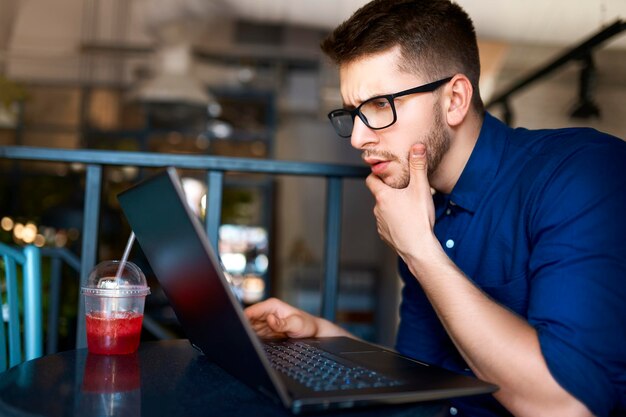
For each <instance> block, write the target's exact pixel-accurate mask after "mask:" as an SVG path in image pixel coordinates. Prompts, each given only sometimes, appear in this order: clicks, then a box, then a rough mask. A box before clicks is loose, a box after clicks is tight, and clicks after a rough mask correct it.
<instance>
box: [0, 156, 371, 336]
mask: <svg viewBox="0 0 626 417" xmlns="http://www.w3.org/2000/svg"><path fill="white" fill-rule="evenodd" d="M0 158H5V159H10V160H31V161H46V162H63V163H81V164H85V165H86V181H85V200H84V218H83V235H82V250H81V254H82V256H81V260H80V281H81V285H83V284H84V283H85V282H86V280H87V276H88V274H89V271H90V270H91V269H92V268H93V266H94V265H95V264H96V256H97V255H96V254H97V252H96V250H97V246H98V219H99V215H100V193H101V190H102V168H103V166H107V165H112V166H136V167H140V168H150V167H152V168H156V167H166V166H173V167H176V168H180V169H196V170H203V171H205V172H206V175H207V177H206V178H207V185H208V190H209V191H208V195H207V215H206V217H205V228H206V232H207V235H208V236H209V240H210V241H211V243H212V244H213V245H214V247H217V241H218V229H219V225H220V222H221V204H222V191H223V188H224V174H225V173H226V172H238V173H262V174H269V175H294V176H313V177H322V178H326V186H327V199H326V225H325V228H326V230H325V248H324V257H325V259H324V271H325V273H324V281H323V283H322V308H321V315H322V317H324V318H326V319H328V320H331V321H333V320H334V319H335V312H336V305H337V291H338V282H339V251H340V242H341V207H342V201H341V195H342V185H343V179H345V178H363V177H365V176H367V174H368V173H369V170H368V169H367V168H366V167H356V166H350V165H338V164H322V163H311V162H294V161H277V160H265V159H250V158H232V157H216V156H204V155H176V154H163V153H145V152H120V151H100V150H74V149H71V150H70V149H56V148H35V147H26V146H2V147H0ZM78 305H79V312H78V325H77V326H78V327H77V336H76V345H77V347H84V346H86V336H85V326H84V305H83V303H81V302H80V300H79V303H78Z"/></svg>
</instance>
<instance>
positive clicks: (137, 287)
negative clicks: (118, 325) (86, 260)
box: [81, 261, 150, 297]
mask: <svg viewBox="0 0 626 417" xmlns="http://www.w3.org/2000/svg"><path fill="white" fill-rule="evenodd" d="M81 292H82V293H83V294H85V295H95V296H102V297H129V296H130V297H133V296H146V295H148V294H150V288H149V287H148V284H147V282H146V276H145V275H144V274H143V272H142V271H141V269H139V267H138V266H137V265H135V264H134V263H132V262H128V261H127V262H125V263H124V265H123V266H122V265H121V262H120V261H103V262H100V263H99V264H98V265H96V266H95V267H94V268H93V269H92V270H91V272H90V273H89V277H88V279H87V285H85V286H83V287H82V288H81Z"/></svg>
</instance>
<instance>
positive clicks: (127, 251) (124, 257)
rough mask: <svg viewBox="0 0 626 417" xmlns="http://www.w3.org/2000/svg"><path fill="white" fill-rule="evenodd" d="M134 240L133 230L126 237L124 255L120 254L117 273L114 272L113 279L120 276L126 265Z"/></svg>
mask: <svg viewBox="0 0 626 417" xmlns="http://www.w3.org/2000/svg"><path fill="white" fill-rule="evenodd" d="M134 242H135V232H132V231H131V232H130V236H129V237H128V242H127V243H126V248H125V249H124V255H122V260H121V261H120V266H119V267H118V268H117V273H116V274H115V279H116V280H117V279H119V278H120V277H121V276H122V271H123V270H124V267H125V266H126V262H127V261H128V254H130V250H131V249H132V247H133V243H134Z"/></svg>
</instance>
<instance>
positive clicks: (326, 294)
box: [321, 177, 342, 321]
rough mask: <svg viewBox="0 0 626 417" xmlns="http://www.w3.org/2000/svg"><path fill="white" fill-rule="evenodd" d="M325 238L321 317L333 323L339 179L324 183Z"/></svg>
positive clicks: (337, 275) (339, 214) (338, 218)
mask: <svg viewBox="0 0 626 417" xmlns="http://www.w3.org/2000/svg"><path fill="white" fill-rule="evenodd" d="M326 184H327V185H326V187H327V188H326V236H325V245H324V246H325V247H324V266H325V267H324V271H325V273H324V282H323V284H322V311H321V315H322V317H324V318H325V319H327V320H330V321H335V316H336V314H337V296H338V288H339V259H340V257H339V255H340V252H341V189H342V182H341V178H340V177H329V178H328V179H327V181H326Z"/></svg>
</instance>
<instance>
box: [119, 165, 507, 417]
mask: <svg viewBox="0 0 626 417" xmlns="http://www.w3.org/2000/svg"><path fill="white" fill-rule="evenodd" d="M118 199H119V202H120V204H121V207H122V210H123V212H124V214H125V215H126V218H127V219H128V222H129V224H130V226H131V228H132V230H133V231H134V232H135V235H136V238H137V241H138V243H139V245H140V246H141V249H142V250H143V252H144V253H145V255H146V257H147V259H148V262H149V263H150V266H151V267H152V269H153V271H154V273H155V275H156V278H157V280H158V282H159V284H160V285H161V287H162V289H163V291H164V292H165V295H166V296H167V298H168V300H169V302H170V304H171V306H172V308H173V309H174V312H175V313H176V316H177V318H178V320H179V322H180V324H181V326H182V328H183V330H184V332H185V334H186V336H187V337H188V338H189V341H190V343H191V344H192V346H193V347H195V348H197V349H198V350H200V351H201V352H202V353H203V354H204V355H205V356H206V357H207V358H208V359H209V360H211V361H213V362H214V363H216V364H217V365H219V366H220V367H221V368H223V369H224V370H226V371H227V372H228V373H230V374H231V375H233V376H234V377H236V378H238V379H239V380H241V381H242V382H244V383H245V384H247V385H249V386H250V387H252V388H254V389H257V390H259V391H260V392H262V393H264V394H266V395H267V396H269V397H270V398H272V399H273V400H274V401H276V402H278V403H280V404H282V405H283V406H284V407H286V408H288V409H289V410H291V411H292V412H293V413H294V414H298V413H301V412H305V411H313V410H323V409H336V408H351V407H356V406H366V405H372V404H378V405H380V404H398V403H409V402H418V401H431V400H441V399H445V398H451V397H460V396H468V395H476V394H485V393H491V392H494V391H495V390H496V389H497V387H496V386H494V385H492V384H489V383H486V382H483V381H480V380H478V379H476V378H473V377H469V376H465V375H460V374H456V373H453V372H450V371H447V370H445V369H442V368H438V367H436V366H431V365H428V364H425V363H422V362H419V361H416V360H413V359H410V358H408V357H404V356H402V355H399V354H398V353H396V352H394V351H392V350H389V349H386V348H383V347H380V346H377V345H374V344H369V343H366V342H363V341H360V340H356V339H352V338H348V337H329V338H308V339H280V340H261V339H260V338H259V337H257V335H256V333H255V332H254V331H253V330H252V328H251V326H250V324H249V323H248V320H247V319H246V317H245V315H244V312H243V308H242V306H241V304H240V302H239V301H238V299H237V297H236V296H235V294H234V293H233V291H232V290H231V287H230V285H229V283H228V281H227V279H226V277H225V275H224V271H223V269H222V266H221V262H220V261H219V258H218V255H217V253H216V251H215V248H213V247H212V246H211V244H210V243H209V240H208V239H207V235H206V233H205V231H204V229H203V227H202V224H201V222H200V220H199V219H198V218H197V217H196V215H195V214H194V213H193V212H192V211H191V209H190V208H189V207H188V205H187V203H186V200H185V196H184V192H183V189H182V187H181V184H180V179H179V177H178V175H177V173H176V171H175V169H173V168H168V169H167V170H164V171H162V172H160V173H158V174H157V175H155V176H153V177H151V178H149V179H147V180H145V181H143V182H142V183H140V184H139V185H136V186H134V187H132V188H130V189H128V190H126V191H124V192H122V193H121V194H119V195H118Z"/></svg>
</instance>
